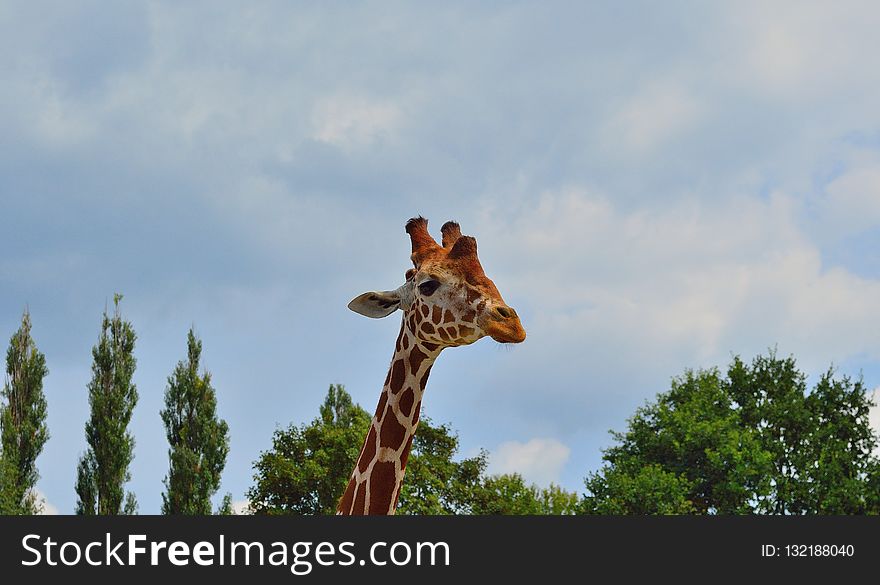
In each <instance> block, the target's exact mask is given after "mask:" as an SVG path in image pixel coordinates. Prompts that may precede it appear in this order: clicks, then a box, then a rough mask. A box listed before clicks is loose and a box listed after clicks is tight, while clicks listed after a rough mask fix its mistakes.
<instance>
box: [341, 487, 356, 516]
mask: <svg viewBox="0 0 880 585" xmlns="http://www.w3.org/2000/svg"><path fill="white" fill-rule="evenodd" d="M354 489H355V483H354V480H353V479H352V480H351V481H349V482H348V487H347V488H345V493H344V494H342V499H341V500H339V506H338V507H337V510H339V511H340V512H343V513H345V514H351V504H352V502H353V501H354Z"/></svg>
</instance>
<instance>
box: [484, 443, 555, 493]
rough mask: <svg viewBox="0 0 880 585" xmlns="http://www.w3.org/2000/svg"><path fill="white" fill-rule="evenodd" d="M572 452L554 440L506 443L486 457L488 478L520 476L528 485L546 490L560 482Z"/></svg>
mask: <svg viewBox="0 0 880 585" xmlns="http://www.w3.org/2000/svg"><path fill="white" fill-rule="evenodd" d="M570 454H571V449H569V448H568V447H567V446H565V445H564V444H563V443H561V442H560V441H557V440H556V439H549V438H548V439H542V438H534V439H530V440H529V441H527V442H525V443H520V442H518V441H507V442H504V443H501V444H500V445H498V447H497V448H496V449H495V450H494V451H492V453H491V455H490V456H489V469H488V472H489V473H491V474H501V473H519V474H520V475H522V476H523V478H524V479H525V480H526V481H527V482H531V483H535V484H538V485H540V486H546V485H548V484H550V483H554V482H558V481H559V474H560V472H561V471H562V468H563V466H564V465H565V463H566V462H567V461H568V457H569V455H570Z"/></svg>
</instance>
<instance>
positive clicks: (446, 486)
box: [247, 386, 577, 515]
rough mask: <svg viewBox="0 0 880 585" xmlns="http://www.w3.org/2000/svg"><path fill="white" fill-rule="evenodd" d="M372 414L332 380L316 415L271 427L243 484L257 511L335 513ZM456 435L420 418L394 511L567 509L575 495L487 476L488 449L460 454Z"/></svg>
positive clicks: (537, 511)
mask: <svg viewBox="0 0 880 585" xmlns="http://www.w3.org/2000/svg"><path fill="white" fill-rule="evenodd" d="M370 420H371V417H370V415H369V414H367V412H366V411H365V410H364V409H363V408H361V407H360V406H358V405H356V404H354V403H353V402H352V400H351V397H350V396H349V395H348V393H347V392H346V391H345V389H344V387H342V386H331V387H330V390H329V391H328V393H327V397H326V398H325V400H324V403H323V405H322V406H321V409H320V414H319V416H318V418H316V419H315V420H313V421H312V422H311V423H310V424H308V425H301V426H295V425H291V426H290V427H288V428H287V429H284V430H281V429H279V430H276V431H275V434H274V436H273V439H272V449H270V450H269V451H265V452H263V453H262V454H261V455H260V458H259V459H258V460H257V461H256V462H255V463H254V469H255V474H254V482H255V483H254V485H253V486H252V487H251V488H250V490H249V491H248V494H247V495H248V499H249V500H250V507H251V509H252V510H253V511H254V512H255V513H258V514H334V513H335V512H336V504H337V502H338V500H339V498H340V497H341V496H342V493H343V491H344V490H345V487H346V485H347V484H348V479H349V475H350V473H351V470H352V468H353V467H354V464H355V462H356V461H357V457H358V455H359V454H360V448H361V445H362V443H363V439H364V436H365V435H366V433H367V431H368V430H369V425H370ZM458 449H459V440H458V436H457V435H456V434H455V433H454V432H453V431H452V430H451V429H450V428H449V427H448V426H447V425H442V424H441V425H436V426H435V425H434V424H433V423H432V422H431V420H430V419H429V418H427V417H422V420H421V422H420V423H419V428H418V431H417V432H416V435H415V438H414V440H413V446H412V451H411V453H410V457H409V460H408V462H407V468H406V479H405V481H404V483H403V487H402V489H401V493H400V499H399V502H398V508H397V513H398V514H432V515H438V514H551V513H552V514H557V513H572V512H574V510H575V503H576V501H577V496H576V495H575V494H571V493H568V492H565V491H564V490H562V489H561V488H559V487H558V486H551V487H550V488H547V489H544V490H540V489H538V488H536V487H535V486H527V485H525V483H524V481H523V479H522V477H520V476H518V475H513V476H495V477H486V475H485V471H486V466H487V453H486V452H485V451H481V452H480V453H479V454H477V455H476V456H475V457H470V458H464V459H459V458H458V457H457V455H458Z"/></svg>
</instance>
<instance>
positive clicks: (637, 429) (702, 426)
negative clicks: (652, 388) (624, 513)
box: [588, 370, 769, 514]
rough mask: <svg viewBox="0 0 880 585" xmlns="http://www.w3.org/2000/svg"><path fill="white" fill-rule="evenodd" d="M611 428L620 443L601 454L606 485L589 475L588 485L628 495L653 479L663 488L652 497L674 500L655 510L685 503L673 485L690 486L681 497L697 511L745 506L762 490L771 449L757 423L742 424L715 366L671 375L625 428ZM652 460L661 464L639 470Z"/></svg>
mask: <svg viewBox="0 0 880 585" xmlns="http://www.w3.org/2000/svg"><path fill="white" fill-rule="evenodd" d="M613 435H614V438H615V439H616V440H617V441H618V444H617V445H615V446H613V447H611V448H609V449H607V450H606V451H605V454H604V459H605V461H606V462H607V463H608V464H609V465H610V467H611V469H613V470H614V473H613V474H611V475H610V477H609V478H608V482H607V485H604V484H603V483H602V482H601V481H599V480H597V479H596V478H593V481H591V482H588V488H589V487H591V486H592V487H599V488H605V489H608V488H614V489H615V490H622V492H620V493H624V494H625V493H627V490H629V489H632V488H633V486H642V487H646V486H650V485H654V484H656V486H657V487H658V488H662V489H661V490H660V491H659V492H657V493H655V494H654V496H658V495H663V494H665V495H668V496H671V497H672V498H673V499H672V500H671V501H669V502H666V503H662V502H660V501H657V502H654V504H652V505H651V508H652V509H656V510H657V511H658V512H657V513H666V512H660V510H670V509H676V510H681V509H682V508H681V502H680V498H679V497H678V496H679V494H678V491H677V489H673V488H675V487H676V486H678V487H681V485H687V486H688V490H687V497H686V498H685V500H687V501H688V502H690V505H691V506H692V507H693V509H694V510H695V511H696V512H697V513H700V514H706V513H719V514H735V513H743V512H749V511H751V509H752V506H753V502H754V499H755V497H756V495H758V494H763V493H764V492H765V490H766V482H767V479H766V478H767V473H768V471H769V456H768V454H767V453H766V452H765V451H764V450H763V449H762V447H761V443H760V441H759V438H758V436H757V435H756V433H755V432H754V430H752V429H750V428H748V427H746V426H744V425H743V424H742V422H741V420H740V417H739V414H738V412H737V410H736V409H734V408H733V403H732V401H731V398H730V396H729V394H728V392H727V387H726V385H725V384H724V383H723V381H722V379H721V377H720V376H719V373H718V371H717V370H705V371H698V372H692V371H688V372H686V373H685V374H684V375H683V376H681V377H679V378H675V379H674V380H673V381H672V387H671V389H670V390H669V391H668V392H666V393H664V394H660V395H659V396H658V397H657V400H656V402H654V403H651V404H647V405H645V406H643V407H641V408H639V409H638V410H636V413H635V414H634V415H633V416H632V418H630V419H629V428H628V430H627V432H626V433H614V434H613ZM651 464H656V465H659V466H660V470H651V471H647V472H644V471H643V470H642V468H644V467H646V466H648V465H651ZM661 470H662V471H663V472H665V474H668V475H669V476H668V477H667V475H665V474H661V473H659V471H661ZM621 474H625V475H626V476H628V477H623V476H622V475H621ZM680 481H684V482H685V483H684V484H681V483H679V482H680ZM607 493H614V491H613V490H612V491H611V492H607ZM594 496H595V494H594ZM654 496H652V498H653V497H654ZM612 507H614V506H612ZM625 507H626V506H624V508H625Z"/></svg>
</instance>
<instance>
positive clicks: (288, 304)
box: [0, 1, 880, 513]
mask: <svg viewBox="0 0 880 585" xmlns="http://www.w3.org/2000/svg"><path fill="white" fill-rule="evenodd" d="M75 4H76V5H75V6H74V4H72V3H65V2H39V1H29V2H5V3H3V4H2V5H0V55H2V57H0V76H2V90H0V334H2V335H3V338H4V339H6V338H8V336H10V335H11V334H12V333H13V331H14V330H15V329H16V327H17V324H18V320H19V318H20V315H21V311H22V310H23V309H24V307H25V306H28V307H29V308H30V311H31V313H32V318H33V322H34V334H35V337H36V339H37V342H38V344H39V346H40V348H41V350H43V351H44V353H45V354H46V357H47V360H48V365H49V368H50V375H49V376H48V377H47V379H46V383H45V388H46V392H47V396H48V400H49V413H50V414H49V425H50V431H51V434H52V438H51V440H50V441H49V442H48V444H47V446H46V449H45V451H44V453H43V455H42V456H41V457H40V459H39V461H38V464H39V467H40V472H41V475H42V478H41V480H40V482H39V489H40V491H41V493H42V494H44V495H45V497H46V499H47V502H48V504H49V506H50V507H51V508H52V509H57V510H59V511H61V512H62V513H69V512H71V511H72V510H73V506H74V499H75V495H74V490H73V484H74V478H75V468H76V461H77V457H78V456H79V454H80V453H81V452H82V451H83V450H84V449H85V439H84V435H83V425H84V423H85V420H86V418H87V416H88V405H87V400H86V389H85V386H86V384H87V382H88V380H89V377H90V371H89V368H90V350H91V347H92V345H93V344H94V343H95V341H96V339H97V335H98V330H99V325H100V317H101V312H102V311H103V309H104V307H105V306H106V305H107V303H108V302H112V296H113V293H114V292H117V291H118V292H122V293H123V294H124V295H125V299H124V301H123V304H122V307H123V312H124V314H125V315H126V317H127V318H129V319H130V320H131V321H132V322H133V324H134V326H135V329H136V331H137V333H138V336H139V341H138V345H137V351H136V354H137V358H138V370H137V374H136V376H135V381H136V383H137V385H138V388H139V391H140V396H141V399H140V402H139V404H138V407H137V410H136V412H135V415H134V419H133V422H132V431H133V433H134V435H135V438H136V441H137V445H136V458H135V460H134V463H133V465H132V476H133V478H132V482H131V484H130V487H131V489H133V490H134V491H135V492H136V493H137V495H138V498H139V500H140V504H141V511H142V512H144V513H155V512H157V511H158V510H159V506H160V503H161V497H160V493H161V491H162V483H161V481H162V478H163V477H164V475H165V473H166V470H167V455H166V444H165V438H164V431H163V429H162V423H161V420H160V418H159V416H158V412H159V410H160V408H161V407H162V394H163V391H164V387H165V380H166V377H167V376H168V374H169V373H170V372H171V370H172V369H173V367H174V365H175V363H176V362H177V361H178V360H180V359H182V358H183V357H184V356H185V340H186V331H187V329H188V328H189V327H190V326H194V327H195V329H196V331H197V332H198V334H199V335H200V336H201V337H202V340H203V343H204V354H203V357H204V363H205V365H206V366H207V368H208V369H209V370H210V371H211V372H212V374H213V379H214V385H215V386H216V389H217V393H218V400H219V410H220V414H221V416H222V417H224V418H225V419H226V420H227V421H228V422H229V425H230V431H231V439H232V448H231V452H230V456H229V460H228V464H227V467H226V472H225V473H224V476H223V485H222V487H221V494H222V493H223V492H226V491H229V492H232V494H233V496H234V498H235V499H236V500H242V499H243V497H244V492H245V490H246V489H247V487H248V486H249V485H250V483H251V476H252V470H251V463H252V462H253V460H254V459H255V458H256V457H257V456H258V454H259V452H260V451H261V450H263V449H266V448H268V447H269V445H270V440H271V435H272V432H273V430H274V429H275V428H276V427H277V426H279V425H280V426H286V425H287V424H289V423H290V422H295V423H300V422H305V421H308V420H310V419H311V418H313V417H314V416H315V414H316V412H317V406H318V404H319V402H320V401H321V399H322V397H323V395H324V393H325V392H326V389H327V386H328V385H329V384H330V383H343V384H345V385H346V387H347V388H348V390H349V391H350V392H351V394H352V395H353V396H354V398H355V399H356V400H357V401H358V402H359V403H361V404H362V405H363V406H365V407H366V408H367V409H368V410H369V409H371V408H372V407H373V405H374V403H375V400H376V398H377V397H378V392H379V390H380V389H381V384H382V380H383V379H384V375H385V371H386V368H387V366H388V360H389V358H390V356H391V353H392V349H393V348H392V346H393V340H394V337H395V334H396V332H397V327H398V326H399V322H398V319H397V317H396V316H395V317H392V318H388V319H385V320H383V321H372V320H368V319H363V318H362V317H359V316H358V315H356V314H354V313H351V312H349V311H348V310H347V309H346V308H345V305H346V303H347V302H348V300H349V299H350V298H352V297H353V296H355V295H357V294H359V293H361V292H363V291H365V290H369V289H388V288H393V287H395V286H397V285H398V284H400V282H401V280H402V277H403V272H404V270H405V269H406V268H407V267H408V241H407V239H406V235H405V233H404V232H403V224H404V222H405V221H406V219H408V218H409V217H411V216H413V215H417V214H422V215H424V216H426V217H428V218H429V219H430V220H431V225H432V226H433V228H434V229H435V230H436V229H438V228H439V226H440V225H441V224H442V223H443V222H444V221H446V220H447V219H457V220H459V221H460V222H461V224H462V227H463V230H464V232H465V233H468V234H472V235H474V236H476V237H477V238H478V241H479V243H480V254H481V258H482V261H483V265H484V266H485V268H486V271H487V272H488V273H489V275H490V276H491V277H493V279H494V280H495V282H496V284H497V285H498V287H499V289H500V290H501V292H502V294H503V295H504V297H505V299H506V300H507V301H508V302H509V303H510V304H511V305H512V306H514V307H516V308H517V310H518V312H519V313H520V314H521V315H522V317H523V321H524V324H525V326H526V328H527V330H528V332H529V338H528V340H527V341H526V343H524V344H522V345H521V346H517V347H515V348H506V347H500V346H498V345H497V344H494V343H492V342H491V341H488V340H484V341H482V342H480V343H478V344H476V345H474V346H471V347H468V348H460V349H455V350H451V351H448V352H445V353H444V355H443V356H441V358H440V361H439V362H438V365H437V367H436V368H434V371H433V373H432V378H431V382H430V384H429V387H428V394H427V396H426V400H425V409H426V414H427V415H428V416H430V417H431V418H433V419H434V420H436V421H442V422H449V423H450V424H451V425H452V426H453V427H454V428H455V429H457V430H458V432H459V434H460V437H461V442H462V447H463V452H464V453H465V454H472V453H475V452H476V451H477V450H478V449H479V448H481V447H482V448H486V449H488V450H489V451H490V452H491V454H492V455H491V461H492V470H493V471H519V472H521V473H523V474H524V475H525V476H526V477H527V478H528V479H530V480H532V481H536V482H538V483H541V484H546V483H548V482H550V481H556V482H559V483H561V484H562V485H564V486H565V487H567V488H569V489H578V490H580V489H581V487H582V478H583V476H584V475H585V474H586V473H587V472H588V471H590V470H593V469H596V468H597V467H598V465H599V464H600V457H601V449H602V448H603V447H606V446H608V445H609V437H608V435H607V431H608V430H609V429H620V428H622V427H623V425H624V424H625V420H626V417H627V416H628V415H629V414H631V412H632V411H633V409H634V408H635V407H636V406H638V405H640V404H642V403H643V402H644V401H645V400H646V399H650V398H652V397H653V396H654V395H655V394H656V393H657V392H661V391H663V390H664V389H666V388H667V387H668V383H669V379H670V377H672V376H674V375H677V374H679V373H681V372H682V371H683V370H684V369H685V368H697V367H710V366H714V365H719V366H723V365H725V364H726V363H727V362H728V361H729V359H730V357H731V356H732V355H734V354H739V355H742V356H744V357H745V358H747V359H749V358H751V357H752V356H754V355H755V354H756V353H759V352H762V351H765V350H766V349H767V348H768V347H771V346H777V347H778V350H779V352H780V353H782V354H784V355H787V354H794V355H795V356H796V357H797V358H798V360H799V363H800V365H801V367H802V368H803V369H805V371H807V372H809V373H810V374H811V375H813V376H815V374H817V373H818V372H821V371H823V370H825V369H826V368H827V367H828V366H829V365H830V364H834V365H835V366H836V367H837V368H838V370H839V371H840V372H841V373H843V374H849V375H853V376H857V375H859V373H860V372H862V373H863V374H864V377H865V381H866V383H867V384H868V385H869V386H870V387H872V388H874V387H877V386H880V333H878V331H880V303H878V298H880V260H878V258H880V256H878V254H877V253H876V251H877V249H878V244H880V109H878V108H877V107H876V106H877V97H878V95H880V70H878V68H877V67H876V62H875V61H876V59H875V57H876V55H877V54H880V38H878V36H877V35H876V31H877V30H878V28H880V10H878V9H877V8H876V6H874V5H872V3H868V2H866V3H855V2H853V3H845V4H846V5H844V4H841V3H838V4H835V5H834V7H831V6H830V5H828V4H827V3H825V4H824V5H823V4H822V3H815V4H814V3H810V2H791V3H785V2H779V3H773V4H772V6H768V5H767V3H763V2H737V3H725V4H722V3H713V4H711V5H710V4H706V3H696V2H666V3H662V4H659V3H652V2H644V3H641V2H631V3H625V4H624V3H619V2H605V3H603V2H598V3H591V4H590V5H586V3H581V2H575V3H561V2H549V3H547V2H542V3H526V2H496V3H483V4H479V5H478V4H476V3H455V2H447V3H442V4H435V5H430V6H428V5H424V4H422V5H419V6H414V5H411V4H407V3H394V2H382V3H370V2H367V3H363V4H359V5H357V6H351V5H349V4H346V3H338V4H333V3H320V4H319V5H311V4H306V3H303V4H298V3H291V2H250V3H247V4H246V5H245V4H241V3H225V2H191V3H185V4H182V3H175V2H146V3H145V2H127V3H118V2H78V3H75ZM875 415H876V413H875ZM876 420H877V417H876V416H875V421H876Z"/></svg>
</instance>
